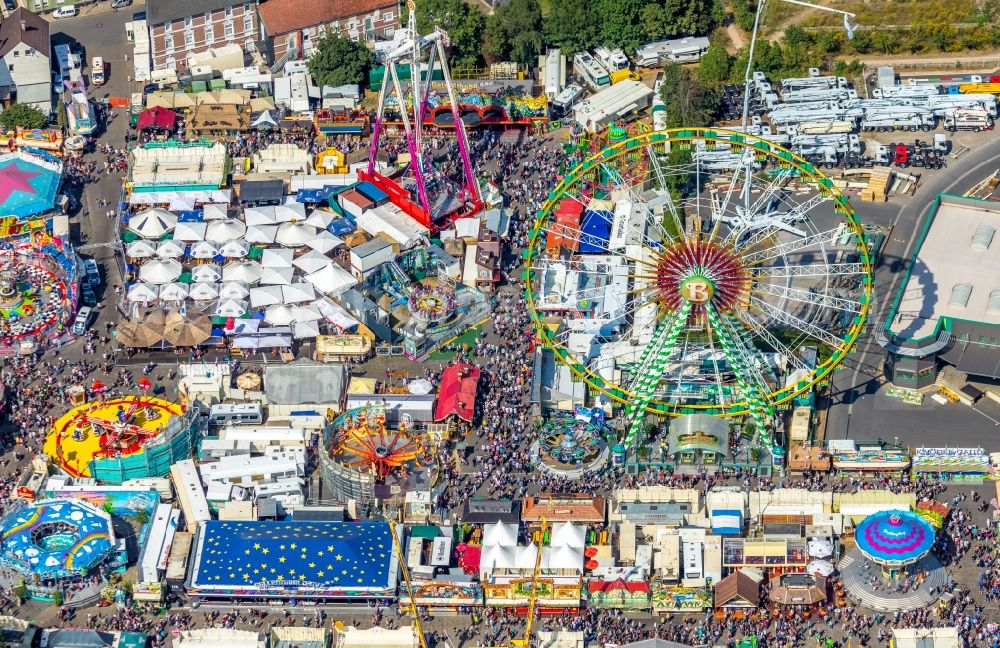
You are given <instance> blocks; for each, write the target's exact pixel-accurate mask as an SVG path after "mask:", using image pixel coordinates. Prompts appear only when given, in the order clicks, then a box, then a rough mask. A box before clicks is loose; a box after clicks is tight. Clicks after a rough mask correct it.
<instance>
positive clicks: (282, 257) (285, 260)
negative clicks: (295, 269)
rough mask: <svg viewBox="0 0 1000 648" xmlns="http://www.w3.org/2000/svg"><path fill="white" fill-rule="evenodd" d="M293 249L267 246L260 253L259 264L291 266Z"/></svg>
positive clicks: (267, 266)
mask: <svg viewBox="0 0 1000 648" xmlns="http://www.w3.org/2000/svg"><path fill="white" fill-rule="evenodd" d="M293 254H295V252H294V251H293V250H283V249H281V248H269V249H267V250H264V254H262V255H261V258H260V264H261V265H262V266H264V267H265V268H291V267H292V255H293Z"/></svg>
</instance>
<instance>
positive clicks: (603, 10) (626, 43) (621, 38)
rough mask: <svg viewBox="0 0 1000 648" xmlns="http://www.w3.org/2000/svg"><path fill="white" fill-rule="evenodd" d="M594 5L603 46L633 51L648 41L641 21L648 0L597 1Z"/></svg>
mask: <svg viewBox="0 0 1000 648" xmlns="http://www.w3.org/2000/svg"><path fill="white" fill-rule="evenodd" d="M594 4H595V5H596V9H597V11H596V16H595V18H596V19H597V22H598V24H599V25H600V27H601V43H602V44H603V45H605V46H607V47H612V48H614V47H620V48H622V49H623V50H625V51H631V50H634V49H635V48H636V47H638V46H639V45H642V43H643V41H645V40H646V35H645V34H644V33H643V28H642V21H641V14H642V10H643V8H644V7H645V6H646V0H595V3H594Z"/></svg>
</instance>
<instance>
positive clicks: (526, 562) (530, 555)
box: [514, 542, 538, 569]
mask: <svg viewBox="0 0 1000 648" xmlns="http://www.w3.org/2000/svg"><path fill="white" fill-rule="evenodd" d="M537 558H538V545H536V544H535V543H534V542H532V543H531V544H529V545H528V546H526V547H521V546H518V547H517V551H516V555H515V557H514V567H516V568H518V569H534V568H535V560H536V559H537Z"/></svg>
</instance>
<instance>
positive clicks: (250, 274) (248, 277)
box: [222, 260, 264, 284]
mask: <svg viewBox="0 0 1000 648" xmlns="http://www.w3.org/2000/svg"><path fill="white" fill-rule="evenodd" d="M263 271H264V269H263V268H262V267H261V266H260V264H259V263H257V262H256V261H250V260H243V261H237V262H236V263H230V264H229V265H227V266H226V267H225V268H223V269H222V280H223V281H243V282H245V283H248V284H252V283H257V282H258V281H260V275H261V273H262V272H263Z"/></svg>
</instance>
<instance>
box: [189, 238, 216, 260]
mask: <svg viewBox="0 0 1000 648" xmlns="http://www.w3.org/2000/svg"><path fill="white" fill-rule="evenodd" d="M218 254H219V248H217V247H215V244H214V243H211V242H210V241H198V242H196V243H194V244H193V245H192V246H191V257H192V258H194V259H214V258H215V257H216V256H218Z"/></svg>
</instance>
